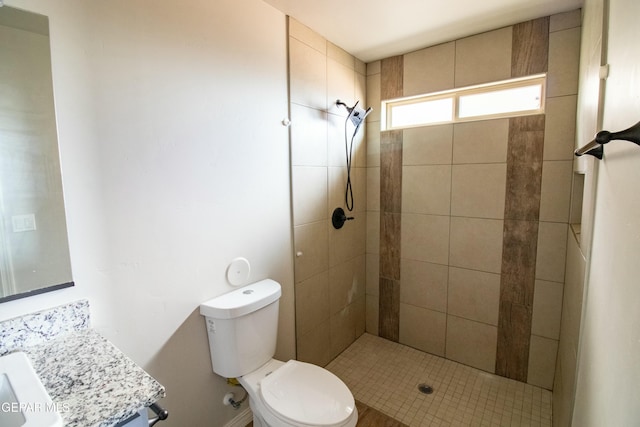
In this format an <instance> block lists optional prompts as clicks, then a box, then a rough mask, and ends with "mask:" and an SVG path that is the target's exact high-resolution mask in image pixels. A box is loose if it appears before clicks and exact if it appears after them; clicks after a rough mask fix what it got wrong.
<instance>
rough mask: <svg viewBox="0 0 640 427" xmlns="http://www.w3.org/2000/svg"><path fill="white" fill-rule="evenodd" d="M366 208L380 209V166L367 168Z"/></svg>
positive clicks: (371, 209) (370, 209)
mask: <svg viewBox="0 0 640 427" xmlns="http://www.w3.org/2000/svg"><path fill="white" fill-rule="evenodd" d="M367 210H368V211H380V168H379V167H371V168H367Z"/></svg>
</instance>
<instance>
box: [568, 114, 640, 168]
mask: <svg viewBox="0 0 640 427" xmlns="http://www.w3.org/2000/svg"><path fill="white" fill-rule="evenodd" d="M616 139H624V140H625V141H629V142H633V143H634V144H636V145H640V122H638V123H636V124H635V125H633V126H631V127H630V128H629V129H625V130H622V131H620V132H613V133H611V132H607V131H606V130H603V131H600V132H598V133H597V134H596V137H595V138H594V139H593V141H591V142H590V143H588V144H587V145H585V146H584V147H581V148H578V149H577V150H576V151H574V154H575V155H576V156H582V155H583V154H589V155H591V156H594V157H597V158H598V159H602V155H603V154H604V147H603V145H604V144H606V143H608V142H609V141H613V140H616Z"/></svg>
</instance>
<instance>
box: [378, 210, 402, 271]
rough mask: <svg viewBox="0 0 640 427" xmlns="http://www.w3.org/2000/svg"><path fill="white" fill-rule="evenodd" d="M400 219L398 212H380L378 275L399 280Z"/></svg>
mask: <svg viewBox="0 0 640 427" xmlns="http://www.w3.org/2000/svg"><path fill="white" fill-rule="evenodd" d="M400 221H401V217H400V214H398V213H386V212H381V213H380V277H385V278H387V279H393V280H400V250H401V249H400V243H401V242H400V238H401V231H400Z"/></svg>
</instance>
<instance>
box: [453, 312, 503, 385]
mask: <svg viewBox="0 0 640 427" xmlns="http://www.w3.org/2000/svg"><path fill="white" fill-rule="evenodd" d="M446 337H447V338H446V340H447V341H446V342H447V346H446V358H447V359H451V360H455V361H456V362H460V363H464V364H465V365H469V366H473V367H474V368H478V369H482V370H483V371H487V372H491V373H493V372H494V368H495V360H496V339H497V329H496V327H495V326H492V325H487V324H485V323H479V322H474V321H472V320H467V319H463V318H461V317H457V316H451V315H448V316H447V334H446Z"/></svg>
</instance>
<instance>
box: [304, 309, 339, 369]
mask: <svg viewBox="0 0 640 427" xmlns="http://www.w3.org/2000/svg"><path fill="white" fill-rule="evenodd" d="M330 323H331V322H330V321H329V320H327V322H324V323H322V324H320V325H318V326H316V327H315V328H313V329H312V330H310V331H309V332H307V333H306V334H304V335H301V336H299V337H298V339H297V341H296V348H297V352H296V358H297V359H298V360H301V361H305V362H308V363H313V364H315V365H318V366H325V365H326V364H327V363H329V362H330V361H331V359H332V357H331V331H330V329H331V325H330Z"/></svg>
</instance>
